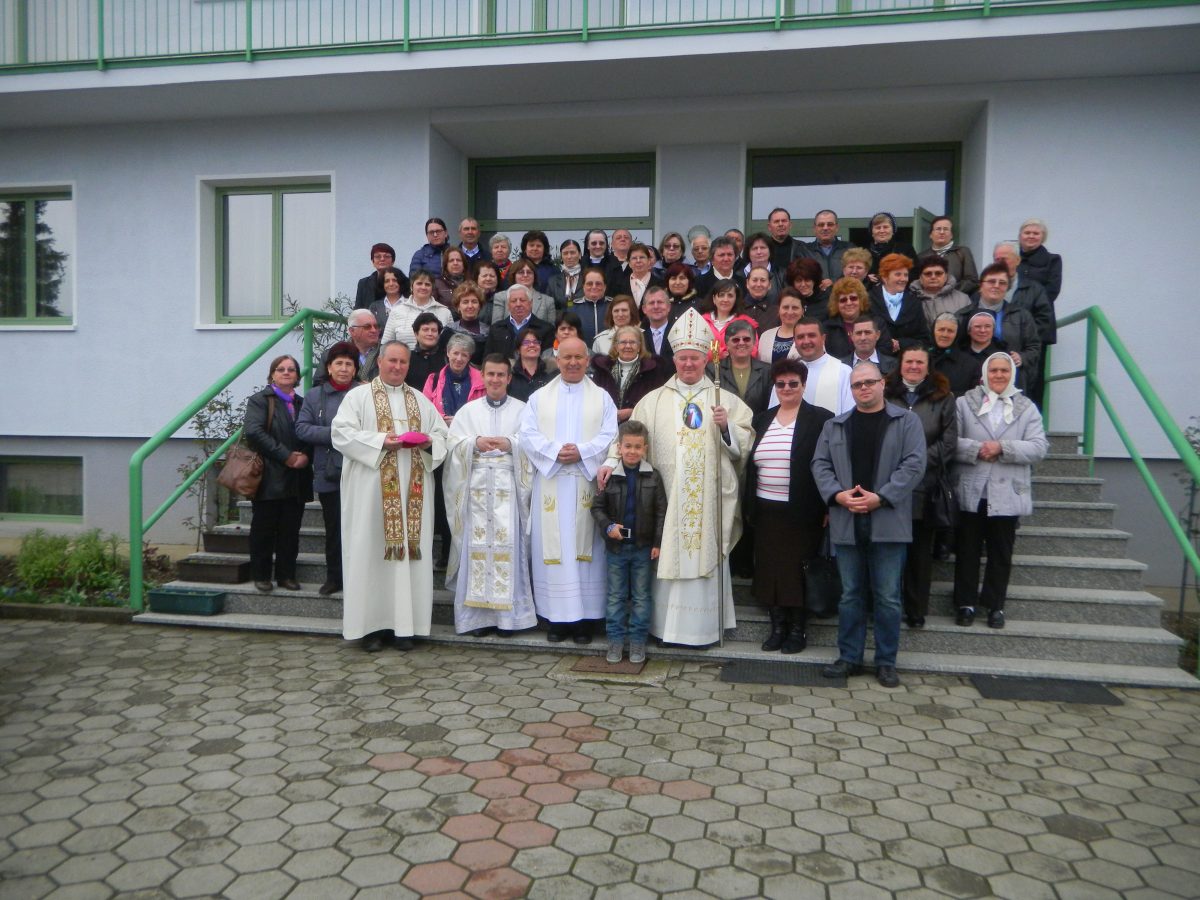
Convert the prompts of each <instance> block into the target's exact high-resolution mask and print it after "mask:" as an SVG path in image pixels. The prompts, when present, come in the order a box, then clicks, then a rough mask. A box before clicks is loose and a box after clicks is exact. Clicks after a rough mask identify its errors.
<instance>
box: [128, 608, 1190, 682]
mask: <svg viewBox="0 0 1200 900" xmlns="http://www.w3.org/2000/svg"><path fill="white" fill-rule="evenodd" d="M133 621H134V622H136V623H138V624H145V625H172V626H185V627H198V628H229V629H236V630H243V631H275V632H280V631H283V632H292V633H296V634H309V635H324V636H330V637H333V638H338V639H340V635H341V627H340V624H339V623H337V622H334V621H331V620H329V619H324V618H310V619H306V618H300V617H291V616H288V617H281V616H270V615H250V614H236V615H231V614H226V615H221V616H180V615H169V614H163V613H142V614H140V615H138V616H135V617H134V619H133ZM963 630H966V629H963ZM908 637H909V632H905V634H904V635H902V637H901V650H900V654H899V658H898V660H897V662H898V663H899V668H900V671H901V672H902V673H906V672H908V673H931V674H976V673H978V674H987V675H1014V676H1024V677H1030V676H1043V677H1053V678H1067V679H1072V680H1078V681H1093V682H1103V683H1107V684H1114V685H1117V684H1121V685H1135V686H1144V687H1177V688H1185V689H1198V688H1200V681H1198V680H1197V679H1196V678H1194V677H1193V676H1192V675H1190V674H1189V673H1187V672H1185V671H1183V670H1182V669H1179V668H1176V667H1173V666H1171V667H1159V666H1146V665H1138V664H1124V665H1111V664H1108V663H1106V662H1074V661H1067V660H1063V659H1058V658H1054V659H1027V658H1014V657H1005V656H988V655H983V654H978V653H967V654H948V653H929V652H926V651H923V650H918V649H915V648H910V647H909V646H908V642H907V638H908ZM427 640H429V641H431V642H435V643H452V644H457V645H464V646H469V645H480V646H486V647H487V648H488V649H489V650H491V649H494V648H501V649H508V650H514V651H521V652H527V653H528V652H537V653H557V654H561V655H563V656H598V655H600V654H601V653H603V652H604V645H603V642H602V641H599V640H596V641H593V643H592V644H590V645H588V646H586V647H579V646H577V645H575V644H551V643H548V642H547V641H546V639H545V635H544V633H543V632H541V631H539V630H537V629H533V630H530V631H524V632H520V633H518V634H515V635H513V636H511V637H508V638H501V637H498V636H495V635H493V636H489V637H485V638H475V637H469V636H467V635H456V634H454V630H453V628H452V627H451V626H449V625H440V624H435V625H433V626H432V628H431V633H430V635H429V637H428V638H427ZM649 653H650V656H651V657H653V658H658V659H676V660H693V661H699V662H705V663H711V664H714V665H720V664H722V663H724V662H726V661H728V660H732V659H765V658H768V654H764V653H763V652H762V651H761V650H759V648H758V644H757V642H750V641H737V640H726V642H725V645H724V646H723V647H716V646H712V647H708V648H692V647H656V646H651V648H650V651H649ZM836 657H837V651H836V649H835V648H834V647H833V646H832V645H829V646H820V645H816V644H815V643H814V644H813V645H810V646H809V648H808V649H807V650H805V651H804V652H803V653H800V654H796V655H795V656H792V657H789V661H791V662H793V663H794V664H796V665H818V664H819V665H824V664H826V663H829V662H832V661H833V660H834V659H835V658H836ZM776 658H777V657H776ZM867 658H868V659H869V658H870V651H868V654H867ZM863 677H870V676H869V675H866V676H863Z"/></svg>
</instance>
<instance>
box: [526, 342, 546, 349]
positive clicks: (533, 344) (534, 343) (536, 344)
mask: <svg viewBox="0 0 1200 900" xmlns="http://www.w3.org/2000/svg"><path fill="white" fill-rule="evenodd" d="M521 346H522V347H537V348H539V349H541V346H542V342H541V341H521Z"/></svg>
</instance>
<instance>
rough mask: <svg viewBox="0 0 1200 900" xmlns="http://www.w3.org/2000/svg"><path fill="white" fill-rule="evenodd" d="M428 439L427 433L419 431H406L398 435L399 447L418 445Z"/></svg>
mask: <svg viewBox="0 0 1200 900" xmlns="http://www.w3.org/2000/svg"><path fill="white" fill-rule="evenodd" d="M428 440H429V435H427V434H424V433H422V432H420V431H406V432H404V434H402V435H400V446H401V447H420V446H421V445H422V444H424V443H426V442H427V441H428Z"/></svg>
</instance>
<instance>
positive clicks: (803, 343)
mask: <svg viewBox="0 0 1200 900" xmlns="http://www.w3.org/2000/svg"><path fill="white" fill-rule="evenodd" d="M792 334H793V335H794V338H793V340H794V341H795V345H794V346H793V347H792V349H791V350H789V351H788V356H789V357H790V358H792V359H798V360H800V361H801V362H803V363H804V366H805V368H807V369H808V382H807V383H806V385H805V388H804V402H805V403H811V404H812V405H813V406H819V407H821V408H822V409H827V410H829V411H830V412H831V413H833V414H834V415H835V416H840V415H841V414H842V413H844V412H848V411H849V410H852V409H854V397H853V396H852V395H851V391H850V374H851V371H852V370H851V368H850V367H849V366H848V365H846V364H845V363H844V362H842V361H841V360H840V359H838V358H837V357H834V356H830V355H829V354H828V353H826V352H825V332H824V331H822V330H821V323H820V322H819V321H817V320H816V319H814V318H812V317H811V316H805V317H804V318H802V319H800V321H798V322H797V323H796V325H795V327H794V328H793V330H792ZM768 405H769V406H772V407H774V406H778V405H779V399H778V398H777V397H776V396H775V388H771V399H770V401H769V402H768Z"/></svg>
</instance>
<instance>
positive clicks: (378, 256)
mask: <svg viewBox="0 0 1200 900" xmlns="http://www.w3.org/2000/svg"><path fill="white" fill-rule="evenodd" d="M395 258H396V257H394V256H392V254H390V253H376V254H373V255H372V256H371V259H395Z"/></svg>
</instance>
